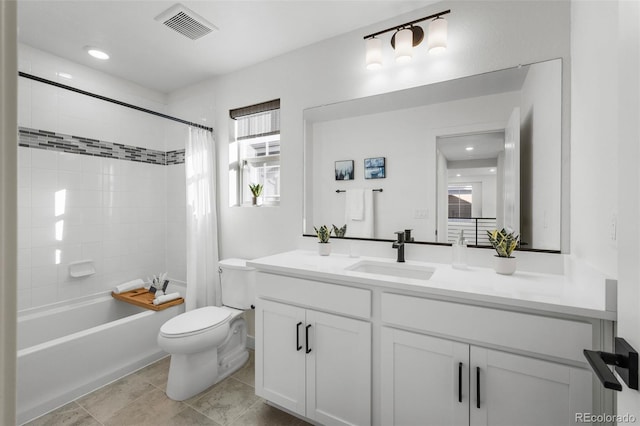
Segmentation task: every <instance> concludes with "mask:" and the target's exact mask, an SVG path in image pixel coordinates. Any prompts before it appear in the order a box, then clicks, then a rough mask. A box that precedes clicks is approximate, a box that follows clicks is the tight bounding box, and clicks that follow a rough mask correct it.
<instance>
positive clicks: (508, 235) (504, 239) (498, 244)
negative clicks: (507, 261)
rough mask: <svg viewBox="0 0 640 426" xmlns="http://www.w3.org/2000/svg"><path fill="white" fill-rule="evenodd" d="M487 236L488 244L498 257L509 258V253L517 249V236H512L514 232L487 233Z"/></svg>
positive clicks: (504, 230) (495, 231)
mask: <svg viewBox="0 0 640 426" xmlns="http://www.w3.org/2000/svg"><path fill="white" fill-rule="evenodd" d="M487 235H488V236H489V242H490V243H491V245H492V246H493V248H494V249H495V250H496V252H497V253H498V256H499V257H511V253H512V252H513V250H515V248H516V247H518V240H519V239H520V236H519V235H514V232H509V231H507V230H506V229H504V228H502V230H500V231H498V230H497V229H494V230H493V231H487Z"/></svg>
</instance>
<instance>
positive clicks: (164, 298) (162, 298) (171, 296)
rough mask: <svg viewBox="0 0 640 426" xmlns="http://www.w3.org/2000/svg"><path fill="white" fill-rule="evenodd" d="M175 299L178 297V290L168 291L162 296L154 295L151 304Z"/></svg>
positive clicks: (160, 303)
mask: <svg viewBox="0 0 640 426" xmlns="http://www.w3.org/2000/svg"><path fill="white" fill-rule="evenodd" d="M176 299H180V293H178V292H175V293H169V294H165V295H164V296H160V297H156V298H155V299H153V304H154V305H156V306H158V305H162V304H163V303H167V302H171V301H172V300H176Z"/></svg>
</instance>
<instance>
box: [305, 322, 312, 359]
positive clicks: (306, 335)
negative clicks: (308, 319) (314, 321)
mask: <svg viewBox="0 0 640 426" xmlns="http://www.w3.org/2000/svg"><path fill="white" fill-rule="evenodd" d="M309 327H311V324H309V325H307V326H306V327H305V329H304V337H305V346H306V347H307V348H306V352H307V353H309V352H311V348H310V347H309Z"/></svg>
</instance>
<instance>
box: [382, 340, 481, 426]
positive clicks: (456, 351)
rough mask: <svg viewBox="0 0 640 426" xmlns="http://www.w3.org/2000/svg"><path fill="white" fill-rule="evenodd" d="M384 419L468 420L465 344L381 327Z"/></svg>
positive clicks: (410, 422) (403, 424) (413, 424)
mask: <svg viewBox="0 0 640 426" xmlns="http://www.w3.org/2000/svg"><path fill="white" fill-rule="evenodd" d="M381 349H382V358H381V364H382V365H381V368H382V376H381V382H382V383H381V386H382V401H381V404H382V424H383V425H399V426H418V425H421V426H429V425H433V426H446V425H468V424H469V345H467V344H463V343H458V342H454V341H450V340H445V339H438V338H435V337H431V336H424V335H421V334H416V333H410V332H407V331H402V330H395V329H392V328H388V327H382V335H381Z"/></svg>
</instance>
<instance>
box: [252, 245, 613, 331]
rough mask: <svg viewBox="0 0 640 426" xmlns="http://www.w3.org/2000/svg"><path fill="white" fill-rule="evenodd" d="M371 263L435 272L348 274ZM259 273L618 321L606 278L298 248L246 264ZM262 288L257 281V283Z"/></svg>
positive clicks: (500, 306) (610, 286) (355, 272)
mask: <svg viewBox="0 0 640 426" xmlns="http://www.w3.org/2000/svg"><path fill="white" fill-rule="evenodd" d="M363 261H373V262H383V263H390V264H392V265H393V266H395V265H406V266H407V267H409V268H411V266H417V267H428V268H432V269H434V270H435V272H434V273H433V275H432V276H431V278H430V279H428V280H421V279H412V278H401V277H396V276H389V275H378V274H371V273H364V272H358V271H351V270H348V268H349V267H353V266H354V265H355V264H357V263H358V262H363ZM247 264H248V265H249V266H252V267H254V268H256V269H257V270H259V271H263V272H268V273H274V274H283V275H290V276H297V277H303V278H309V279H313V280H319V281H329V282H333V283H337V284H350V283H351V284H358V285H363V286H368V287H372V288H373V287H379V288H383V289H388V290H394V289H395V290H404V291H412V292H418V293H423V294H424V295H425V296H427V297H428V296H430V295H431V296H439V297H446V298H452V299H456V300H459V301H461V302H465V301H467V302H475V303H481V304H483V305H488V306H493V307H497V308H509V309H516V310H517V309H524V310H534V311H539V312H541V313H544V312H547V313H556V314H566V315H572V316H580V317H585V318H588V319H605V320H612V321H615V320H616V312H615V310H614V309H612V308H611V306H612V298H613V300H615V283H609V284H608V283H606V282H605V280H604V279H602V280H586V281H585V280H572V279H571V277H568V276H566V275H555V274H542V273H535V272H520V271H516V272H515V273H514V274H513V275H499V274H496V273H495V271H494V270H493V269H492V268H480V267H467V268H466V269H464V270H461V269H454V268H453V267H452V266H451V265H449V264H442V263H429V262H417V261H407V262H405V263H404V264H396V262H395V260H394V259H384V258H377V257H366V256H362V257H357V258H354V257H349V256H348V255H344V254H331V255H330V256H320V255H318V253H317V252H314V251H306V250H295V251H290V252H285V253H280V254H276V255H273V256H267V257H262V258H258V259H254V260H252V261H249V262H248V263H247ZM258 285H259V283H258Z"/></svg>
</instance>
